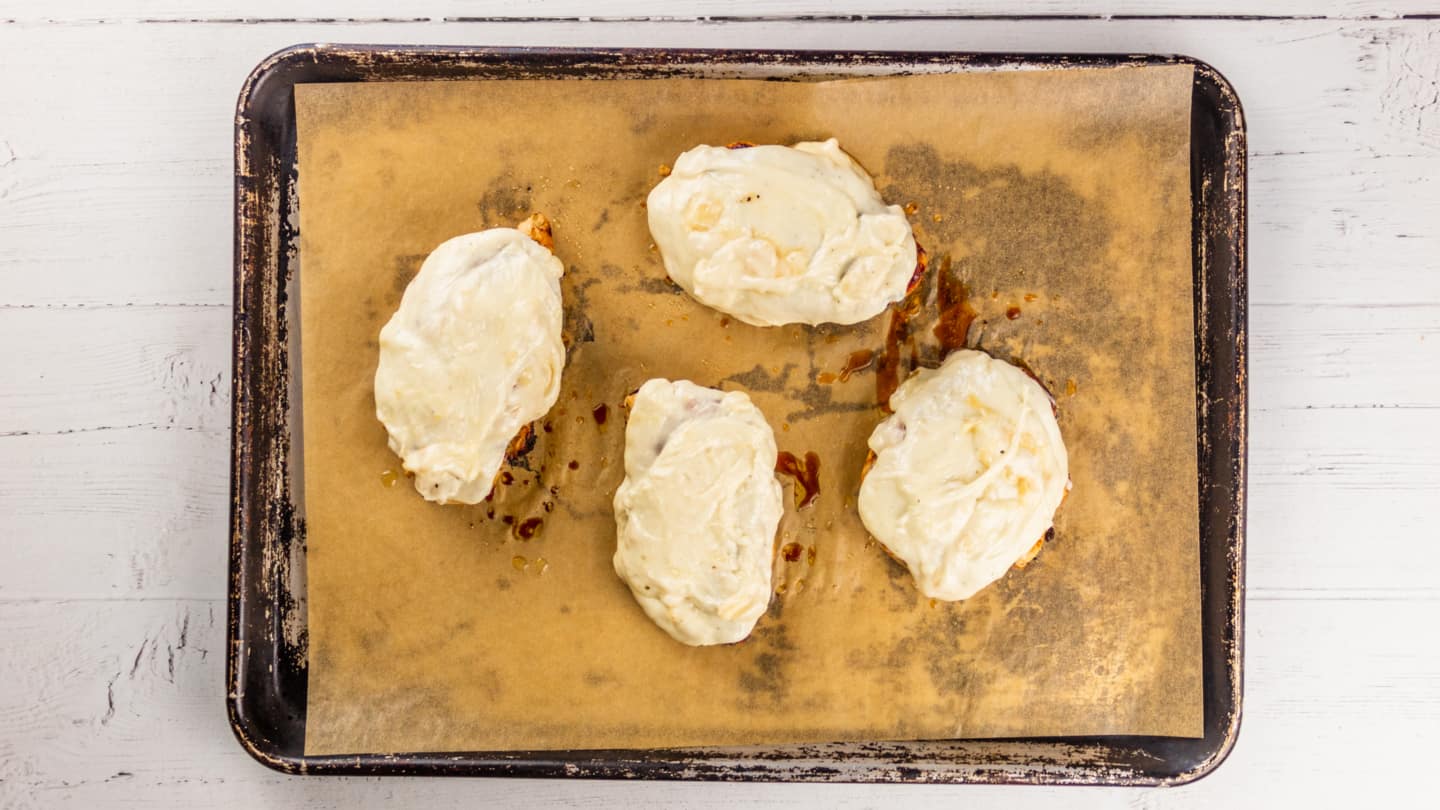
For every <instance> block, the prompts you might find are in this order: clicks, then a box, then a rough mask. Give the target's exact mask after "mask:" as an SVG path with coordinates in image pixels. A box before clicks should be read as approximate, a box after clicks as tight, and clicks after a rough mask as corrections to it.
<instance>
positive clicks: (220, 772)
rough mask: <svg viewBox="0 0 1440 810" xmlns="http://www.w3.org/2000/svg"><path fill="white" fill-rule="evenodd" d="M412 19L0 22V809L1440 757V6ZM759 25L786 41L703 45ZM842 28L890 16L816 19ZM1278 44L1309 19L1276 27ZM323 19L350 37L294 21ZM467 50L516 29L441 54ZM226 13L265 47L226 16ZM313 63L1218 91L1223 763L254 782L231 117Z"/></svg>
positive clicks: (1370, 763) (436, 5)
mask: <svg viewBox="0 0 1440 810" xmlns="http://www.w3.org/2000/svg"><path fill="white" fill-rule="evenodd" d="M1142 6H1143V8H1142ZM1097 7H1098V8H1099V9H1100V10H1099V11H1097V10H1096V9H1097ZM396 8H397V6H396V5H395V4H390V3H380V2H368V0H367V2H360V3H354V4H341V3H338V2H314V1H313V0H308V1H307V0H300V1H298V2H289V3H280V2H272V1H271V0H264V1H263V2H250V3H236V2H229V3H219V4H208V5H205V6H204V7H203V8H202V7H200V6H199V5H198V4H187V3H184V2H178V0H172V1H171V2H134V1H133V0H132V2H126V3H119V4H113V3H98V2H91V1H90V0H70V2H60V3H49V4H37V3H17V2H10V1H9V0H5V2H0V345H3V346H4V347H5V349H4V351H3V352H0V380H3V381H4V382H3V383H0V538H3V539H4V542H3V543H0V806H4V807H12V806H14V807H31V806H33V807H54V806H84V807H89V806H97V805H114V806H145V807H151V806H196V805H201V806H203V805H212V806H222V807H232V806H233V807H252V806H264V805H277V806H303V807H357V806H368V805H370V804H376V805H379V804H381V803H399V804H400V805H402V806H406V805H419V804H422V803H423V804H425V805H428V806H435V807H449V806H461V805H469V804H473V803H475V802H477V801H481V800H483V801H486V802H493V803H496V804H498V805H501V806H504V805H529V804H542V803H543V804H551V805H559V806H567V807H591V806H610V805H614V804H618V805H631V806H641V807H648V806H674V805H675V804H677V803H685V804H687V805H693V806H697V807H711V806H714V807H722V806H724V807H729V806H743V807H760V806H778V805H780V804H789V803H799V804H802V805H809V806H836V807H841V808H851V807H874V806H891V805H894V806H914V807H939V806H942V805H943V806H952V805H956V804H970V805H973V806H977V807H987V806H995V807H1001V806H1004V807H1017V806H1018V807H1028V806H1032V805H1033V806H1080V807H1112V806H1135V807H1147V808H1148V807H1155V808H1168V807H1176V808H1184V807H1201V806H1210V805H1211V804H1212V803H1218V802H1222V801H1223V802H1226V803H1228V804H1232V805H1238V806H1249V805H1252V804H1258V803H1260V802H1267V803H1283V804H1285V805H1291V804H1299V803H1301V802H1308V803H1310V804H1314V805H1317V806H1330V805H1331V804H1333V803H1335V802H1337V801H1339V800H1340V799H1347V800H1348V799H1361V798H1368V799H1371V800H1376V799H1379V800H1384V799H1385V798H1387V797H1389V798H1394V799H1401V798H1402V797H1404V796H1406V795H1407V794H1406V792H1405V791H1406V790H1407V789H1408V787H1409V784H1408V783H1407V780H1406V778H1405V775H1406V774H1407V773H1409V774H1415V773H1417V772H1418V773H1423V771H1421V770H1420V768H1421V765H1422V763H1421V760H1420V757H1421V756H1423V755H1424V754H1422V753H1421V752H1424V751H1428V750H1429V749H1433V748H1434V747H1435V745H1436V744H1437V743H1440V734H1437V730H1436V729H1437V728H1440V717H1437V712H1440V649H1437V645H1435V644H1434V643H1433V641H1428V642H1427V641H1426V639H1427V638H1431V637H1433V635H1434V624H1435V620H1436V619H1437V618H1440V542H1437V541H1440V530H1437V529H1436V527H1435V523H1434V521H1433V518H1432V515H1433V514H1434V512H1435V511H1436V509H1437V507H1440V373H1437V372H1440V228H1437V224H1440V19H1435V17H1437V16H1440V15H1436V14H1434V13H1432V12H1433V11H1435V9H1433V8H1429V9H1427V8H1426V7H1425V6H1424V5H1423V4H1418V3H1396V2H1389V3H1386V2H1368V1H1366V0H1355V1H1354V2H1343V3H1335V4H1329V3H1314V2H1301V1H1300V0H1295V1H1294V2H1284V3H1275V4H1268V5H1263V6H1261V5H1259V4H1255V5H1252V4H1248V3H1232V2H1227V3H1221V4H1219V5H1213V6H1212V4H1201V3H1191V2H1165V3H1158V4H1150V3H1146V4H1140V3H1127V2H1112V3H1108V4H1103V5H1101V6H1097V5H1096V4H1087V3H1080V2H1069V1H1068V0H1063V1H1062V0H1056V1H1054V2H1043V3H1038V4H1034V5H1031V6H1027V7H1026V10H1025V13H1027V14H1031V15H1036V14H1038V15H1041V18H1036V19H1030V20H1015V19H999V18H998V17H1012V16H1015V12H1014V11H1013V10H1010V9H1009V4H1001V3H995V2H970V3H954V2H951V3H931V2H918V1H915V2H909V3H896V4H891V5H889V6H881V5H879V4H875V5H867V4H863V3H858V2H848V0H847V2H842V3H836V4H825V3H818V2H811V3H782V2H758V3H752V4H749V5H748V6H745V7H743V9H739V10H737V8H738V6H737V4H731V3H721V2H718V0H717V1H715V2H706V1H705V0H687V2H673V3H660V2H658V1H652V0H643V1H642V0H624V2H619V3H611V4H609V5H607V6H605V14H604V15H599V13H598V12H596V11H593V10H591V11H586V10H587V9H593V8H594V6H593V5H592V4H589V3H580V2H570V1H569V0H556V1H555V2H551V1H549V0H542V1H541V2H536V3H532V4H528V5H527V6H526V7H525V8H524V9H523V14H522V12H521V11H517V10H516V9H515V8H514V7H509V6H503V5H501V4H498V3H465V2H422V3H417V4H412V5H410V6H405V7H404V9H405V15H404V16H406V17H411V16H413V17H415V18H417V19H418V20H419V21H418V22H377V21H373V20H375V19H376V18H378V17H381V16H395V15H396V13H397V12H396ZM1257 8H1258V10H1257ZM741 11H743V13H744V14H753V15H761V16H765V17H769V18H774V19H766V20H761V21H749V22H717V21H715V19H714V18H717V17H728V16H733V15H734V14H738V13H741ZM851 14H860V15H865V16H867V17H870V18H872V19H869V20H866V21H863V22H840V21H838V20H819V21H817V20H805V19H799V18H800V17H806V16H817V15H820V16H827V17H830V16H837V15H838V16H846V15H851ZM1134 14H1147V15H1152V16H1153V15H1161V16H1160V17H1159V18H1154V19H1131V18H1129V17H1130V16H1131V15H1134ZM917 15H939V16H940V17H941V19H930V20H921V19H909V17H913V16H917ZM1046 15H1080V16H1084V17H1095V19H1045V18H1044V16H1046ZM1191 15H1209V16H1202V17H1201V18H1198V19H1189V18H1186V17H1189V16H1191ZM1217 15H1219V16H1217ZM1236 15H1239V16H1242V17H1254V16H1266V17H1270V18H1267V19H1239V18H1236ZM1295 15H1300V16H1305V17H1311V19H1287V18H1284V17H1287V16H1295ZM521 16H524V17H545V16H549V17H582V16H606V17H612V18H617V19H618V18H627V19H628V18H637V19H639V18H644V19H645V20H648V19H649V18H654V17H663V18H665V19H663V20H655V21H644V20H641V21H626V22H579V21H574V20H559V21H523V22H522V21H519V20H518V18H519V17H521ZM976 16H978V17H980V19H973V17H976ZM335 17H352V18H360V19H363V20H367V21H366V22H353V23H309V22H292V21H287V20H294V19H297V18H300V19H320V18H324V19H329V18H335ZM455 17H474V18H481V17H506V18H508V19H510V20H511V21H508V22H445V21H444V20H445V19H446V18H455ZM965 17H972V19H964V18H965ZM1400 17H1406V18H1405V19H1398V18H1400ZM238 18H255V19H262V20H266V21H267V22H265V23H263V24H244V23H239V22H228V21H227V20H234V19H238ZM695 18H707V19H703V20H696V19H695ZM145 19H173V20H201V22H174V23H145V22H140V20H145ZM315 40H329V41H383V42H416V43H427V42H428V43H475V44H494V45H505V44H528V45H535V44H550V45H612V46H619V45H634V46H639V45H651V46H665V45H671V46H706V47H724V46H727V45H729V46H736V45H744V46H747V47H766V46H770V47H814V48H912V49H932V50H951V49H953V50H964V49H990V50H1029V51H1045V50H1052V51H1151V52H1182V53H1188V54H1191V55H1194V56H1197V57H1200V58H1203V59H1205V60H1207V61H1209V62H1211V63H1212V64H1214V65H1215V66H1216V67H1217V68H1219V69H1220V70H1221V71H1222V72H1224V73H1225V74H1226V75H1227V76H1228V77H1229V78H1230V79H1231V81H1232V82H1234V84H1235V85H1236V87H1237V89H1238V91H1239V93H1240V96H1241V99H1242V101H1243V102H1244V104H1245V111H1246V117H1247V123H1248V125H1249V128H1250V146H1251V150H1252V152H1251V163H1250V166H1251V176H1250V210H1251V219H1250V224H1251V231H1250V233H1251V252H1250V258H1251V305H1252V306H1251V336H1252V337H1251V344H1250V351H1251V355H1250V357H1251V367H1250V381H1251V396H1252V400H1251V401H1252V422H1251V424H1252V444H1251V475H1252V478H1251V489H1250V557H1249V563H1250V566H1249V593H1250V601H1249V610H1248V618H1249V631H1248V635H1247V667H1248V669H1247V694H1246V718H1245V726H1244V730H1243V732H1242V734H1241V738H1240V743H1239V745H1238V747H1237V749H1236V752H1235V753H1234V755H1233V756H1232V759H1231V761H1230V762H1228V763H1226V764H1225V765H1224V766H1223V767H1222V768H1221V769H1220V770H1219V772H1218V773H1217V774H1216V775H1215V776H1213V777H1211V778H1209V779H1206V780H1204V781H1202V782H1201V783H1199V784H1197V785H1195V786H1192V787H1187V788H1181V789H1178V790H1167V791H1114V790H1080V791H1073V790H1008V789H989V788H984V789H973V788H900V789H893V788H886V787H883V786H828V787H805V786H785V785H752V786H738V785H686V784H673V785H631V784H618V783H575V782H506V781H498V780H492V781H485V782H478V781H444V780H390V781H377V780H366V779H345V780H323V781H317V780H303V779H291V778H286V777H281V776H279V775H277V774H273V773H271V772H268V771H266V770H264V769H262V768H260V766H258V765H256V764H254V763H253V762H251V761H249V759H248V757H246V755H245V754H244V753H243V752H242V751H241V750H240V748H239V747H238V746H237V745H236V744H235V743H234V742H233V740H232V739H231V738H230V735H229V731H228V728H227V727H226V724H225V719H224V708H223V700H222V697H223V694H222V693H223V688H224V687H223V683H222V669H223V645H224V641H223V626H222V625H223V620H222V618H221V615H222V614H223V610H224V603H223V598H224V566H225V525H226V512H225V510H226V493H227V489H228V480H227V471H226V464H227V453H228V434H227V430H228V408H229V403H228V392H229V385H230V369H229V361H228V357H229V300H230V283H231V273H232V268H231V258H230V230H231V226H230V216H231V198H230V171H231V164H230V154H231V147H232V142H231V138H232V133H231V118H232V114H233V109H234V101H235V96H236V93H237V91H238V89H239V85H240V82H241V80H242V79H243V77H244V75H245V74H246V72H248V70H249V68H250V67H251V66H253V64H254V63H255V62H257V61H258V60H259V59H260V58H261V57H263V56H264V55H265V54H266V53H268V52H270V51H273V50H275V49H277V48H280V47H283V46H285V45H289V44H292V43H295V42H303V41H315Z"/></svg>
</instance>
